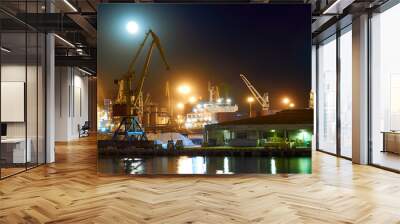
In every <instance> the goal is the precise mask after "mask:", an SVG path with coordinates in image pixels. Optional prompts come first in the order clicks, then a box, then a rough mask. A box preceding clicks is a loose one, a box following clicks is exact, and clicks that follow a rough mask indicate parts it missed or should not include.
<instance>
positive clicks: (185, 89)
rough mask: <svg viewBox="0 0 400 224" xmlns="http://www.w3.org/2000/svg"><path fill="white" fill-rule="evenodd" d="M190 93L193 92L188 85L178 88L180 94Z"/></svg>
mask: <svg viewBox="0 0 400 224" xmlns="http://www.w3.org/2000/svg"><path fill="white" fill-rule="evenodd" d="M190 91H191V89H190V87H189V86H188V85H181V86H179V87H178V92H179V93H181V94H183V95H186V94H188V93H190Z"/></svg>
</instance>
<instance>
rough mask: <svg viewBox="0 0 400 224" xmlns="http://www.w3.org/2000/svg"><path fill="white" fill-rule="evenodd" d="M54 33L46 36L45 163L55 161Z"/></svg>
mask: <svg viewBox="0 0 400 224" xmlns="http://www.w3.org/2000/svg"><path fill="white" fill-rule="evenodd" d="M54 47H55V44H54V35H53V34H47V36H46V49H47V52H46V63H47V67H46V69H47V70H46V146H47V147H46V163H52V162H54V161H55V150H54V133H55V120H54V114H55V97H54V94H55V76H54V67H55V56H54Z"/></svg>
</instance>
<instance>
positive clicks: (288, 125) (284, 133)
mask: <svg viewBox="0 0 400 224" xmlns="http://www.w3.org/2000/svg"><path fill="white" fill-rule="evenodd" d="M312 133H313V109H295V110H283V111H280V112H277V113H275V114H272V115H267V116H261V117H253V118H247V119H241V120H235V121H227V122H222V123H217V124H210V125H206V127H205V131H204V140H205V145H207V146H233V147H257V146H258V147H268V148H311V142H312Z"/></svg>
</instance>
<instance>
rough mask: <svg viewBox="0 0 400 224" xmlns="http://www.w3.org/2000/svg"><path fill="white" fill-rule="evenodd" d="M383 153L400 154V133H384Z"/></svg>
mask: <svg viewBox="0 0 400 224" xmlns="http://www.w3.org/2000/svg"><path fill="white" fill-rule="evenodd" d="M382 134H383V151H382V152H392V153H396V154H400V131H383V132H382Z"/></svg>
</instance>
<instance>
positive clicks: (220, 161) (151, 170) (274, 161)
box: [98, 156, 311, 174]
mask: <svg viewBox="0 0 400 224" xmlns="http://www.w3.org/2000/svg"><path fill="white" fill-rule="evenodd" d="M98 171H99V172H100V173H105V174H241V173H261V174H279V173H300V174H308V173H311V158H310V157H289V158H286V157H230V156H225V157H223V156H195V157H188V156H157V157H112V156H100V157H99V160H98Z"/></svg>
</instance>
